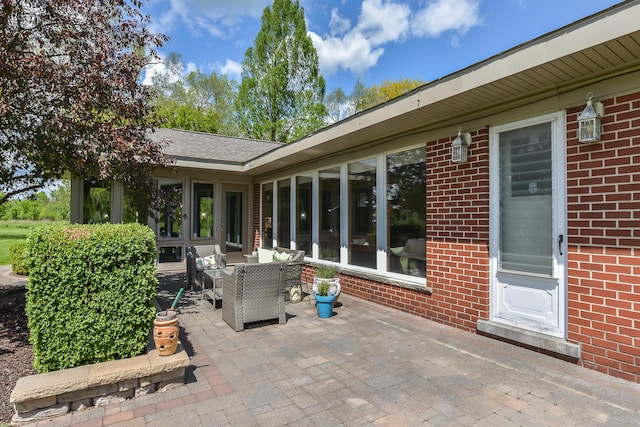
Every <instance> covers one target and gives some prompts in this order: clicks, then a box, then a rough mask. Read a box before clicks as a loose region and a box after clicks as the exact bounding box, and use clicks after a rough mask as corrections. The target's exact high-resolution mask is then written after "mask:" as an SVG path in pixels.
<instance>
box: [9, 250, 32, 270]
mask: <svg viewBox="0 0 640 427" xmlns="http://www.w3.org/2000/svg"><path fill="white" fill-rule="evenodd" d="M25 248H26V243H25V242H16V243H12V244H11V246H9V260H10V262H11V271H13V272H14V273H15V274H21V275H23V276H26V275H28V274H29V270H27V266H26V264H25V262H24V250H25Z"/></svg>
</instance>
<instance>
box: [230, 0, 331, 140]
mask: <svg viewBox="0 0 640 427" xmlns="http://www.w3.org/2000/svg"><path fill="white" fill-rule="evenodd" d="M324 93H325V81H324V78H323V77H322V76H321V75H320V67H319V63H318V53H317V52H316V49H315V47H314V46H313V43H312V42H311V38H310V37H309V36H308V35H307V28H306V24H305V21H304V9H303V8H302V7H301V6H300V4H299V3H298V1H297V0H296V1H295V2H293V1H291V0H275V1H274V3H273V6H272V8H271V7H269V6H267V7H266V8H265V9H264V12H263V14H262V28H261V29H260V32H259V33H258V35H257V36H256V39H255V41H254V46H253V47H250V48H249V49H247V51H246V53H245V56H244V60H243V61H242V82H241V84H240V90H239V94H238V99H237V102H236V114H237V118H238V123H239V125H240V128H241V130H242V132H243V133H244V134H245V135H246V136H247V137H249V138H254V139H265V140H270V141H280V142H290V141H293V140H295V139H298V138H300V137H302V136H304V135H307V134H309V133H311V132H313V131H315V130H317V129H319V128H320V127H322V126H323V122H324V118H325V107H324V104H323V100H324Z"/></svg>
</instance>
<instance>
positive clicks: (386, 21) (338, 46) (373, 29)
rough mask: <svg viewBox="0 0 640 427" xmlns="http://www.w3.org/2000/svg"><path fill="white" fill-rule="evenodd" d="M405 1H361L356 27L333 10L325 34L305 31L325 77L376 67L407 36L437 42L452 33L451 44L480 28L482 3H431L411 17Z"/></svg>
mask: <svg viewBox="0 0 640 427" xmlns="http://www.w3.org/2000/svg"><path fill="white" fill-rule="evenodd" d="M406 3H407V2H406V0H405V1H401V0H397V1H394V0H363V1H362V7H361V11H360V15H359V16H358V21H357V23H356V24H355V25H354V26H352V23H351V21H349V19H347V18H345V17H343V16H341V15H340V13H339V11H338V9H337V8H336V9H333V10H332V11H331V20H330V22H329V34H326V35H324V36H322V35H319V34H317V33H314V32H312V31H310V32H309V36H310V37H311V40H312V41H313V44H314V46H315V47H316V50H317V51H318V57H319V59H320V67H321V69H322V72H323V73H325V74H333V73H335V72H336V71H337V70H338V69H343V70H347V71H351V72H354V73H356V74H362V73H363V72H364V71H366V70H367V69H369V68H371V67H373V66H375V65H376V64H377V63H378V59H379V58H380V57H381V56H382V55H383V54H384V46H385V45H386V44H388V43H394V42H402V41H403V40H405V39H406V38H407V37H418V38H422V37H439V36H440V35H442V34H443V33H445V32H447V31H455V32H456V34H454V35H453V36H452V40H451V43H452V44H453V45H454V46H455V45H457V44H458V43H459V37H460V36H461V35H463V34H464V33H466V32H467V31H468V30H469V29H471V28H472V27H474V26H476V25H480V23H481V20H480V17H479V6H480V0H431V1H428V2H427V3H426V5H425V6H424V7H423V8H422V9H420V10H418V11H416V12H415V14H412V11H411V9H410V8H409V6H408V5H407V4H406Z"/></svg>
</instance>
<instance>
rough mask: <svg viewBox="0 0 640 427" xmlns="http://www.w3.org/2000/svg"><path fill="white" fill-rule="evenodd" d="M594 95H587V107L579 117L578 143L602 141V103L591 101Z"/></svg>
mask: <svg viewBox="0 0 640 427" xmlns="http://www.w3.org/2000/svg"><path fill="white" fill-rule="evenodd" d="M591 98H593V93H591V92H589V93H588V94H587V106H586V107H585V108H584V110H582V113H580V115H579V116H578V141H580V142H596V141H600V137H601V133H602V124H601V119H602V116H603V114H604V107H603V105H602V102H596V103H595V105H594V104H593V102H592V101H591Z"/></svg>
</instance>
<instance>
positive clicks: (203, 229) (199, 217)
mask: <svg viewBox="0 0 640 427" xmlns="http://www.w3.org/2000/svg"><path fill="white" fill-rule="evenodd" d="M192 218H193V224H192V227H193V237H194V238H196V237H209V238H211V237H213V184H205V183H194V184H193V213H192Z"/></svg>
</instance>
